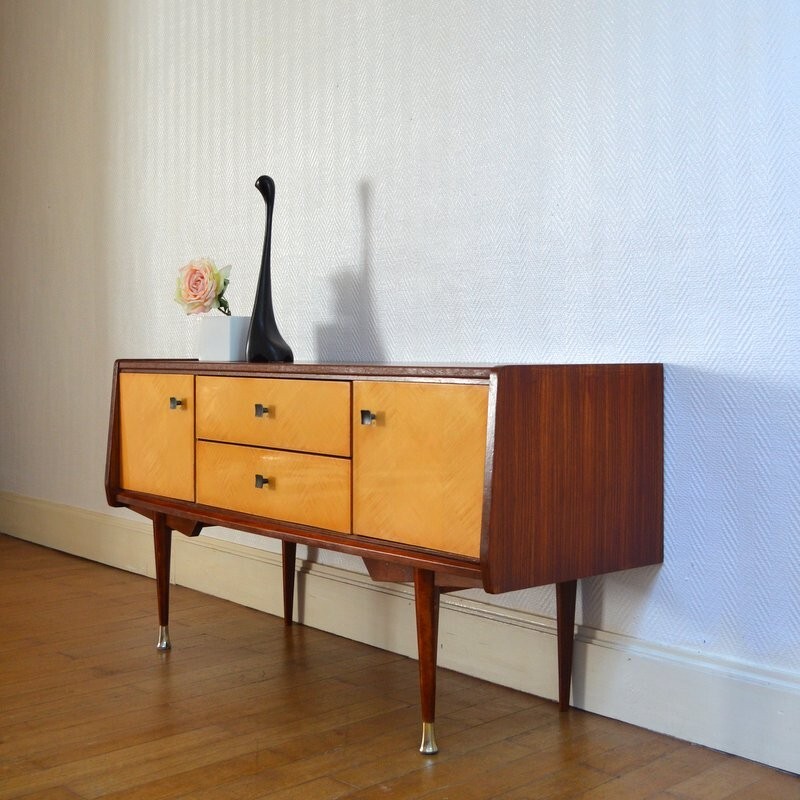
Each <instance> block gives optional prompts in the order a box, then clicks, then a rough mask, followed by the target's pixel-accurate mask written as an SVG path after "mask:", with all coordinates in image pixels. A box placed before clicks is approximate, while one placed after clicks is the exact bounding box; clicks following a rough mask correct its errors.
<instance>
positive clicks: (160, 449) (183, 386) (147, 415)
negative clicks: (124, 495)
mask: <svg viewBox="0 0 800 800" xmlns="http://www.w3.org/2000/svg"><path fill="white" fill-rule="evenodd" d="M119 393H120V397H119V411H120V431H119V433H120V443H119V447H120V485H121V486H122V488H123V489H130V490H131V491H134V492H147V493H148V494H158V495H162V496H163V497H175V498H178V499H180V500H194V376H193V375H171V374H161V373H152V374H151V373H140V372H123V373H121V374H120V376H119ZM171 400H173V402H170V401H171Z"/></svg>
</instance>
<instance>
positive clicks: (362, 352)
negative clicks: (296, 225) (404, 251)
mask: <svg viewBox="0 0 800 800" xmlns="http://www.w3.org/2000/svg"><path fill="white" fill-rule="evenodd" d="M359 196H360V205H361V254H360V259H359V263H358V264H357V265H356V266H355V267H353V268H350V269H347V268H345V269H342V270H340V271H339V272H337V273H336V274H335V275H333V276H332V277H331V278H330V282H331V288H332V291H333V304H334V319H333V320H332V321H331V322H326V323H323V324H321V325H317V326H316V330H315V334H314V339H315V341H314V345H315V352H316V357H317V360H318V361H321V362H323V363H324V362H331V361H333V362H335V361H353V362H356V363H365V362H371V363H383V362H384V361H385V360H386V353H385V348H384V346H383V342H382V340H381V335H380V330H379V326H378V321H377V318H376V315H375V297H374V293H373V289H372V272H373V266H374V264H373V254H372V186H371V185H370V183H369V181H367V180H364V181H361V182H360V184H359Z"/></svg>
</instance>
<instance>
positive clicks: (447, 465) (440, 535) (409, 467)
mask: <svg viewBox="0 0 800 800" xmlns="http://www.w3.org/2000/svg"><path fill="white" fill-rule="evenodd" d="M488 398H489V389H488V387H487V386H476V385H465V384H432V383H399V382H397V383H390V382H372V381H357V382H356V383H355V384H354V386H353V414H354V418H353V533H357V534H360V535H362V536H371V537H375V538H379V539H388V540H392V541H396V542H402V543H405V544H412V545H418V546H420V547H426V548H430V549H434V550H441V551H445V552H449V553H457V554H460V555H465V556H472V557H475V558H477V557H479V555H480V539H481V517H482V509H483V484H484V470H485V463H486V422H487V413H488ZM373 415H374V419H373Z"/></svg>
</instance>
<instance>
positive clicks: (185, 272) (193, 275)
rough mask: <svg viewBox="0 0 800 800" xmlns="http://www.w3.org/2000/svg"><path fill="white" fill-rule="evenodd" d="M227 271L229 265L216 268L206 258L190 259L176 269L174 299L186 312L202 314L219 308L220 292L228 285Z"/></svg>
mask: <svg viewBox="0 0 800 800" xmlns="http://www.w3.org/2000/svg"><path fill="white" fill-rule="evenodd" d="M229 272H230V267H223V268H222V269H221V270H218V269H217V267H216V265H215V264H214V262H213V261H211V259H208V258H196V259H194V260H193V261H190V262H189V263H188V264H187V265H186V266H185V267H181V269H180V270H178V281H177V284H176V288H175V300H176V301H177V302H178V303H180V304H181V305H182V306H183V307H184V310H185V311H186V313H187V314H203V313H205V312H206V311H211V309H212V308H220V300H221V298H222V294H223V292H224V291H225V287H226V286H227V285H228V273H229ZM225 305H226V306H227V303H226V304H225ZM227 313H230V312H227Z"/></svg>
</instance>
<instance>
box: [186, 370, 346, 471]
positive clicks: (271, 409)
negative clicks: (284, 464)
mask: <svg viewBox="0 0 800 800" xmlns="http://www.w3.org/2000/svg"><path fill="white" fill-rule="evenodd" d="M197 437H198V438H199V439H211V440H213V441H219V442H234V443H238V444H250V445H258V446H261V447H275V448H279V449H282V450H300V451H303V452H309V453H324V454H327V455H334V456H349V455H350V384H349V383H348V382H346V381H319V380H292V379H288V378H287V379H281V378H276V379H272V378H217V377H210V376H198V377H197Z"/></svg>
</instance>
